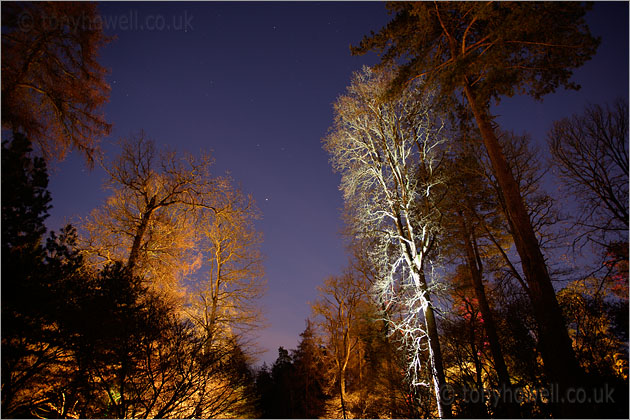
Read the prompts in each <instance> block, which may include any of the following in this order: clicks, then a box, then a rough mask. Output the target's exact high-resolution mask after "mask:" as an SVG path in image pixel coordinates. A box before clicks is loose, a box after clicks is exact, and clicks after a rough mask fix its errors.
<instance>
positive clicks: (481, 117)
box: [464, 85, 579, 415]
mask: <svg viewBox="0 0 630 420" xmlns="http://www.w3.org/2000/svg"><path fill="white" fill-rule="evenodd" d="M464 93H465V95H466V98H467V99H468V103H469V105H470V107H471V109H472V111H473V114H474V116H475V120H476V122H477V125H478V127H479V130H480V132H481V137H482V139H483V142H484V144H485V146H486V151H487V153H488V156H489V158H490V161H491V162H492V169H493V171H494V174H495V176H496V178H497V181H498V182H499V186H500V187H501V190H502V192H503V196H504V198H505V203H506V207H507V213H508V214H507V217H508V218H509V219H510V220H511V221H512V224H513V226H514V233H513V237H514V243H515V245H516V249H517V251H518V254H519V256H520V257H521V264H522V268H523V273H524V274H525V278H526V280H527V283H528V286H529V289H530V298H531V302H532V307H533V309H534V316H535V318H536V322H537V324H538V335H539V343H538V344H539V348H540V353H541V355H542V358H543V362H544V368H545V373H546V374H547V377H548V379H549V380H550V382H552V383H556V384H558V387H559V388H558V389H559V391H560V394H561V395H560V397H561V396H562V395H564V392H566V390H567V389H568V388H569V387H572V386H577V385H578V378H579V369H578V365H577V362H576V359H575V353H574V352H573V347H572V344H571V339H570V338H569V335H568V333H567V329H566V326H565V322H564V317H563V315H562V310H561V309H560V305H559V304H558V300H557V299H556V294H555V291H554V289H553V286H552V284H551V279H550V277H549V273H548V272H547V266H546V263H545V260H544V257H543V255H542V252H541V251H540V246H539V244H538V240H537V239H536V235H535V233H534V229H533V228H532V225H531V221H530V219H529V215H528V214H527V210H526V209H525V205H524V203H523V199H522V197H521V194H520V189H519V185H518V184H517V182H516V181H515V179H514V177H513V175H512V173H511V171H510V169H509V166H508V164H507V161H506V159H505V156H504V155H503V151H502V150H501V146H500V144H499V141H498V139H497V137H496V135H495V133H494V130H493V129H492V127H491V125H490V117H489V115H488V113H487V111H486V110H485V109H484V108H483V106H481V105H480V104H479V103H478V102H477V100H476V98H475V96H474V93H473V91H472V88H471V87H470V86H469V85H466V86H465V87H464ZM565 414H567V415H568V414H569V413H568V412H566V413H565Z"/></svg>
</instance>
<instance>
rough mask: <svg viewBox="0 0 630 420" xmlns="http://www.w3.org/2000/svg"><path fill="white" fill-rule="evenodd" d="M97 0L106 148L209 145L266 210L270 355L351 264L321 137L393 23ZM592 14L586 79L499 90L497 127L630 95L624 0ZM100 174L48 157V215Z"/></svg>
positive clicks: (249, 7)
mask: <svg viewBox="0 0 630 420" xmlns="http://www.w3.org/2000/svg"><path fill="white" fill-rule="evenodd" d="M100 10H101V13H102V14H103V16H104V20H105V21H106V22H107V25H109V27H108V28H107V31H106V32H107V33H108V34H110V35H116V37H117V38H116V39H115V40H114V41H113V42H111V43H110V44H109V45H108V46H107V47H105V48H104V49H103V51H102V53H101V63H102V64H103V65H104V66H105V67H106V68H108V69H109V70H110V71H111V73H110V75H109V77H108V81H109V83H110V85H111V87H112V91H111V98H110V101H109V103H108V104H107V106H106V107H105V112H106V116H107V118H108V120H109V121H110V122H111V123H113V125H114V128H113V132H112V135H111V136H110V138H108V139H105V140H104V142H103V148H104V150H105V151H106V153H108V155H110V156H113V155H115V154H116V152H117V150H116V147H115V146H114V145H113V142H114V141H115V140H116V139H118V138H120V137H125V136H128V135H129V134H130V133H134V132H137V131H139V130H141V129H143V130H145V132H146V133H147V134H148V135H149V136H150V137H151V138H153V139H154V140H155V141H156V143H157V144H159V145H169V146H171V147H175V148H176V149H177V150H178V151H189V152H192V153H197V152H199V151H200V150H202V149H203V150H213V152H214V153H213V155H214V158H215V160H216V164H215V173H217V174H223V173H225V171H229V172H230V173H231V175H232V177H233V178H234V179H235V181H236V182H237V183H239V184H240V185H241V186H242V188H243V190H244V191H245V192H248V193H252V194H253V195H254V198H255V199H256V201H257V203H258V206H259V208H260V209H261V211H262V213H263V219H262V220H261V221H259V222H258V223H257V227H258V229H259V230H260V231H262V232H263V234H264V245H263V248H262V249H263V252H264V254H265V255H266V262H265V268H266V277H267V280H268V292H267V295H266V297H265V298H264V299H263V302H262V303H263V305H264V307H265V309H266V312H267V319H268V323H269V325H270V326H269V328H268V329H266V330H265V331H262V333H261V340H260V343H261V345H262V346H263V347H265V348H266V349H267V350H269V351H268V352H267V353H266V354H265V355H264V356H263V358H262V360H265V361H267V362H272V361H273V360H275V357H276V355H277V351H276V350H277V347H278V346H281V345H282V346H284V347H286V348H294V347H295V346H296V344H297V339H298V335H299V333H300V332H301V331H302V330H303V329H304V327H305V319H306V317H307V316H308V315H309V312H310V309H309V306H308V302H309V301H312V300H314V299H315V298H316V290H315V288H316V287H317V285H319V284H320V283H321V282H322V281H323V279H324V278H325V277H327V276H329V275H334V274H337V273H339V272H340V271H341V269H342V267H343V266H344V265H345V264H346V260H347V258H346V256H345V253H344V249H343V246H342V241H341V239H340V237H339V234H338V232H339V229H340V228H341V220H340V211H339V210H340V208H341V207H342V199H341V193H340V192H339V191H338V184H339V177H338V176H337V175H336V174H333V173H332V170H331V168H330V165H329V164H328V157H327V155H326V153H325V152H324V151H323V150H322V148H321V138H322V137H324V136H325V134H326V132H327V129H328V127H329V126H330V125H331V124H332V116H333V114H332V103H333V102H334V101H335V99H336V97H337V96H339V95H340V94H342V93H343V91H344V89H345V87H346V86H347V84H348V83H349V80H350V76H351V73H352V72H353V71H355V70H358V69H359V68H360V67H361V66H362V65H364V64H368V65H371V64H374V63H376V61H377V58H376V56H375V55H368V56H364V57H352V56H351V55H350V52H349V45H350V44H351V43H357V42H358V41H360V39H361V38H362V37H363V35H365V34H367V33H369V31H370V30H378V29H380V28H381V27H382V26H383V25H384V24H386V23H387V21H388V20H389V16H388V14H387V12H386V10H385V7H384V4H383V3H377V2H370V3H360V2H346V3H333V2H324V3H285V2H279V3H198V2H196V3H176V4H174V3H102V4H101V5H100ZM126 19H127V20H129V19H130V22H126V21H125V20H126ZM588 21H589V23H590V26H591V30H592V32H593V33H594V34H595V35H599V36H602V38H603V40H602V45H601V46H600V49H599V52H598V54H597V56H596V57H595V58H594V60H592V61H590V62H588V63H587V64H586V65H585V66H584V67H583V68H582V69H580V70H578V71H577V72H576V74H575V80H577V81H578V82H579V83H580V84H582V86H583V88H582V90H581V91H580V92H564V91H563V92H559V93H556V94H553V95H550V96H548V97H547V98H546V99H545V101H544V102H543V103H542V104H540V103H536V102H534V101H533V100H530V99H528V98H512V99H508V100H505V101H504V102H503V103H502V105H501V106H500V107H498V108H497V109H495V112H497V113H499V114H501V117H500V119H499V122H500V123H501V124H502V126H503V127H504V128H507V129H513V130H515V131H516V132H519V133H520V132H523V131H528V132H529V133H531V134H532V136H533V138H534V140H535V141H536V142H538V143H539V144H541V145H542V144H543V141H544V136H545V133H546V131H547V130H548V129H549V127H550V126H551V123H552V122H553V121H554V120H556V119H559V118H562V117H564V116H569V115H571V114H572V113H576V112H581V111H582V109H583V108H584V106H585V105H586V104H588V103H604V102H609V101H612V100H613V99H614V98H615V97H619V96H621V97H625V98H627V97H628V3H625V2H624V3H614V4H611V3H596V4H595V7H594V9H593V11H591V12H590V14H589V16H588ZM186 22H188V23H189V24H190V25H186ZM130 26H131V27H130ZM160 29H161V30H160ZM184 29H187V30H184ZM104 180H105V174H104V172H103V171H102V170H100V169H98V168H97V169H95V170H93V171H92V172H89V171H88V170H86V169H85V167H84V165H83V161H82V160H81V158H80V157H79V156H77V155H76V154H72V155H71V156H70V157H69V158H67V159H66V160H65V161H64V162H62V163H60V164H58V165H56V167H55V168H54V173H53V175H52V177H51V184H50V190H51V193H52V196H53V205H54V208H53V209H52V210H51V218H50V220H49V226H50V227H51V228H58V227H60V226H61V225H62V224H63V223H64V222H66V221H69V222H72V221H73V220H75V218H76V217H77V216H83V215H86V214H87V213H88V212H89V211H90V210H92V209H93V208H95V207H97V206H98V205H100V204H101V202H102V201H103V200H104V198H105V197H106V193H105V192H104V191H103V189H102V183H103V181H104Z"/></svg>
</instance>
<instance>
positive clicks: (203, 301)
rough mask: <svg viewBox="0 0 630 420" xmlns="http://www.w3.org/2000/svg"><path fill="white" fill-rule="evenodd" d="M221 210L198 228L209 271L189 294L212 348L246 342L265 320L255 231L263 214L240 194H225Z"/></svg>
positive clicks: (194, 317) (192, 313)
mask: <svg viewBox="0 0 630 420" xmlns="http://www.w3.org/2000/svg"><path fill="white" fill-rule="evenodd" d="M221 208H222V210H221V212H220V213H218V214H216V215H208V216H210V217H206V218H203V219H201V222H200V223H199V224H198V225H197V226H196V228H197V230H198V232H200V236H201V238H200V244H199V246H198V249H199V251H200V252H201V255H202V257H201V258H203V259H204V260H206V262H207V269H208V271H207V274H206V275H205V278H204V279H203V280H198V281H196V282H195V283H194V284H192V285H191V286H190V289H191V290H190V292H189V294H190V296H189V299H190V300H191V308H190V311H189V312H188V315H189V316H190V317H191V319H192V320H193V321H194V322H195V324H196V325H197V326H198V327H199V328H200V329H201V331H203V333H204V335H205V337H206V340H207V346H208V348H210V347H212V344H213V341H215V340H218V341H225V340H229V339H238V340H239V341H241V342H243V341H244V340H246V337H245V336H246V335H247V334H248V333H252V332H254V331H255V330H256V329H258V328H260V326H261V323H262V321H263V315H262V313H261V309H260V307H259V303H258V299H259V298H260V297H261V296H262V294H263V293H264V289H265V282H264V279H263V276H264V267H263V265H262V262H263V257H262V255H261V253H260V244H261V242H262V236H261V235H260V234H259V233H258V232H256V230H255V227H254V220H255V219H256V218H257V217H258V212H257V210H256V209H255V205H254V203H253V200H252V198H251V197H245V196H244V195H243V194H242V193H241V192H240V191H238V190H229V191H225V193H224V194H223V196H222V198H221ZM242 344H244V343H242Z"/></svg>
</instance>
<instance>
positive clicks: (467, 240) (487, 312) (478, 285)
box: [459, 213, 517, 417]
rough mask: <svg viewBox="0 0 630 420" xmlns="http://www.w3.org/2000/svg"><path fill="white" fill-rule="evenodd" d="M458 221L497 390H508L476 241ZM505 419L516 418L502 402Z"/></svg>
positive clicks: (466, 227) (512, 409) (505, 370)
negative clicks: (495, 374) (496, 380)
mask: <svg viewBox="0 0 630 420" xmlns="http://www.w3.org/2000/svg"><path fill="white" fill-rule="evenodd" d="M459 216H460V220H461V224H462V238H463V240H464V247H465V248H466V261H467V263H468V268H469V269H470V277H471V279H472V283H473V289H474V291H475V296H476V297H477V302H478V303H479V311H480V312H481V316H482V317H483V326H484V329H485V331H486V336H487V338H488V343H489V344H490V352H491V353H492V359H493V360H494V367H495V369H496V372H497V377H498V378H499V388H501V389H510V388H511V387H512V383H511V381H510V375H509V374H508V370H507V366H506V364H505V358H504V357H503V351H502V350H501V343H500V342H499V335H498V333H497V327H496V324H495V322H494V315H493V313H492V309H490V304H489V303H488V298H487V296H486V289H485V287H484V285H483V274H482V273H483V266H482V264H481V258H480V257H479V253H478V252H477V246H476V243H474V242H476V239H475V237H474V235H473V233H472V232H471V231H470V229H468V226H467V224H466V219H465V218H464V215H463V214H462V213H460V215H459ZM504 403H506V404H505V408H506V411H507V412H506V413H505V414H507V417H516V416H517V412H516V407H515V406H514V405H513V404H507V402H505V401H504Z"/></svg>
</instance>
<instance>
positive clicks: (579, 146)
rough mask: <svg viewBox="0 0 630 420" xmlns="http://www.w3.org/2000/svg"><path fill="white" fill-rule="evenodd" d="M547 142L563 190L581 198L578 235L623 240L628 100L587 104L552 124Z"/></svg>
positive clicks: (624, 231) (626, 214) (626, 224)
mask: <svg viewBox="0 0 630 420" xmlns="http://www.w3.org/2000/svg"><path fill="white" fill-rule="evenodd" d="M548 141H549V147H550V150H551V154H552V157H553V161H554V163H555V164H556V167H557V169H558V174H559V176H560V179H561V180H562V182H563V184H564V187H565V188H566V191H567V192H568V193H569V194H571V195H573V196H574V197H575V198H577V199H578V200H579V203H580V207H581V212H580V214H579V215H578V217H577V223H578V225H580V226H582V227H583V228H585V233H584V234H583V235H582V236H581V237H589V238H590V239H591V240H593V241H597V240H600V241H601V240H606V238H610V237H611V235H613V236H617V235H620V236H621V237H622V238H623V240H627V235H628V103H627V101H624V100H622V99H618V100H617V101H616V102H615V103H614V104H613V105H612V106H606V107H602V106H600V105H593V106H589V107H587V108H586V110H585V111H584V113H583V114H582V115H573V116H572V117H571V118H565V119H563V120H561V121H558V122H556V123H555V124H554V126H553V128H552V129H551V131H550V132H549V136H548ZM615 239H618V236H617V237H615Z"/></svg>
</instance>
